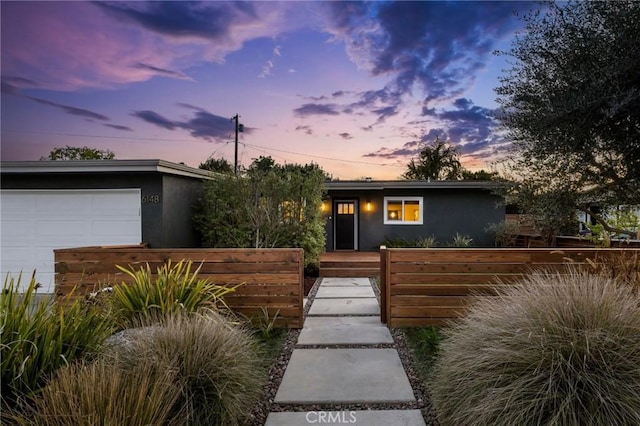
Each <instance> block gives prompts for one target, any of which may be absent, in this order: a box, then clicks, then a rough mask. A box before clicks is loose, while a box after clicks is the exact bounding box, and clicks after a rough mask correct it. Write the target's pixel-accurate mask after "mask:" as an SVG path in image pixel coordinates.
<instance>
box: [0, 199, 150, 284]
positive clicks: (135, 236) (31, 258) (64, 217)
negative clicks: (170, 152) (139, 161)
mask: <svg viewBox="0 0 640 426" xmlns="http://www.w3.org/2000/svg"><path fill="white" fill-rule="evenodd" d="M0 221H1V223H0V226H1V227H0V249H1V251H0V259H1V267H0V271H1V272H2V282H3V283H4V279H5V277H6V274H7V273H10V274H11V275H12V276H13V277H15V278H17V277H18V274H19V273H20V272H21V271H22V273H23V278H22V281H21V286H22V287H23V288H24V287H25V286H26V285H27V284H28V282H29V278H30V277H31V274H32V273H33V271H34V270H36V271H37V272H36V277H37V281H38V282H39V283H40V284H42V286H43V288H42V289H40V290H39V292H41V293H53V291H54V286H55V284H54V258H53V250H54V249H58V248H70V247H82V246H95V245H111V244H138V243H140V241H142V222H141V217H140V189H108V190H2V191H0Z"/></svg>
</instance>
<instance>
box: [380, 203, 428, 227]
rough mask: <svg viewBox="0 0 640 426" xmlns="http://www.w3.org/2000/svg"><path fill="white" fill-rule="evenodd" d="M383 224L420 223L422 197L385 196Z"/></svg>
mask: <svg viewBox="0 0 640 426" xmlns="http://www.w3.org/2000/svg"><path fill="white" fill-rule="evenodd" d="M384 211H385V216H384V223H385V225H422V197H385V199H384Z"/></svg>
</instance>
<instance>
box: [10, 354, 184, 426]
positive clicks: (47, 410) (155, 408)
mask: <svg viewBox="0 0 640 426" xmlns="http://www.w3.org/2000/svg"><path fill="white" fill-rule="evenodd" d="M180 392H181V389H180V386H179V382H178V381H177V374H176V372H175V371H172V370H169V369H166V370H158V369H157V368H156V366H155V365H153V364H145V363H140V365H138V366H136V368H130V369H126V368H122V366H121V365H119V364H118V363H113V362H108V361H107V360H105V359H100V360H98V361H96V362H94V363H91V364H85V363H77V364H74V365H70V366H68V367H63V368H61V369H60V370H58V372H57V374H56V376H55V378H54V379H53V380H52V381H51V382H50V383H49V384H48V385H47V386H46V387H45V388H44V389H43V390H42V393H41V394H40V395H39V396H38V398H36V400H35V401H34V404H33V408H32V409H30V410H29V411H28V412H27V413H26V415H23V416H20V417H18V418H17V419H13V421H14V422H15V423H17V424H20V425H22V424H24V425H38V426H40V425H42V426H66V425H68V426H76V425H79V426H94V425H95V426H110V425H125V424H126V425H131V426H144V425H171V426H176V425H184V424H187V423H186V421H185V418H184V416H181V415H176V413H175V409H176V403H177V401H178V398H179V397H180Z"/></svg>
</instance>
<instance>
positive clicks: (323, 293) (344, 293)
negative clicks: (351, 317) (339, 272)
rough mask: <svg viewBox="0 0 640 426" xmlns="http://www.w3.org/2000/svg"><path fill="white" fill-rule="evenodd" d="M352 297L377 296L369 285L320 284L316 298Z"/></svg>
mask: <svg viewBox="0 0 640 426" xmlns="http://www.w3.org/2000/svg"><path fill="white" fill-rule="evenodd" d="M345 297H348V298H352V297H376V295H375V294H374V293H373V289H372V288H371V286H369V287H356V286H351V287H325V286H322V285H321V286H320V287H319V288H318V292H317V293H316V299H327V298H345Z"/></svg>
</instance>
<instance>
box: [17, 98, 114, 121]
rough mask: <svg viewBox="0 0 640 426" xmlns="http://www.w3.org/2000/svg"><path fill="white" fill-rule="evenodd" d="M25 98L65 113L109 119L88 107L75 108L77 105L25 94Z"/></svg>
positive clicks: (102, 119) (93, 118) (96, 118)
mask: <svg viewBox="0 0 640 426" xmlns="http://www.w3.org/2000/svg"><path fill="white" fill-rule="evenodd" d="M25 98H27V99H31V100H32V101H35V102H37V103H39V104H43V105H48V106H52V107H54V108H58V109H61V110H62V111H64V112H66V113H67V114H71V115H77V116H79V117H85V118H90V119H92V120H101V121H109V117H107V116H106V115H102V114H99V113H97V112H93V111H89V110H88V109H84V108H77V107H74V106H70V105H63V104H58V103H56V102H51V101H48V100H46V99H41V98H34V97H32V96H25Z"/></svg>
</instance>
